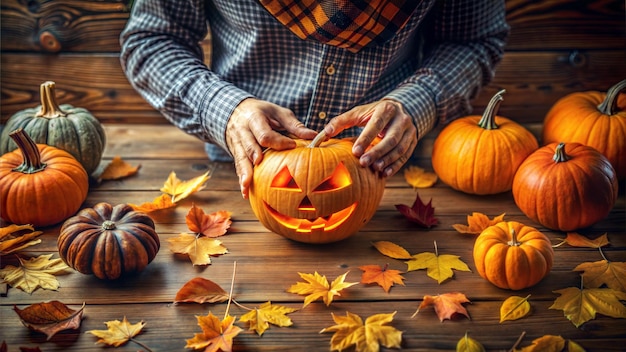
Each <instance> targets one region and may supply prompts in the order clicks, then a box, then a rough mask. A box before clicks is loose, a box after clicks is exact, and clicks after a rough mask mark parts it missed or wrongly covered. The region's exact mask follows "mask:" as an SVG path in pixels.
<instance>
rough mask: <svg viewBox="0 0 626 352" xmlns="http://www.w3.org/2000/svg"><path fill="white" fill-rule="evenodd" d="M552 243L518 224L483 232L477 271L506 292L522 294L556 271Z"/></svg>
mask: <svg viewBox="0 0 626 352" xmlns="http://www.w3.org/2000/svg"><path fill="white" fill-rule="evenodd" d="M553 261H554V250H553V249H552V244H551V243H550V239H548V237H546V235H544V234H543V233H541V232H539V231H538V230H537V229H535V228H533V227H530V226H526V225H524V224H522V223H520V222H517V221H508V222H506V221H503V222H499V223H497V224H495V225H493V226H490V227H488V228H486V229H485V230H483V231H482V232H481V233H480V235H479V236H478V237H477V238H476V241H475V243H474V264H475V265H476V270H477V271H478V273H479V274H480V276H482V277H483V278H484V279H486V280H487V281H489V282H491V283H492V284H494V285H495V286H497V287H499V288H503V289H510V290H521V289H524V288H528V287H531V286H534V285H536V284H537V283H538V282H539V281H541V280H542V279H543V278H544V277H546V275H548V273H550V270H551V269H552V263H553Z"/></svg>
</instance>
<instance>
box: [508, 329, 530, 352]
mask: <svg viewBox="0 0 626 352" xmlns="http://www.w3.org/2000/svg"><path fill="white" fill-rule="evenodd" d="M524 336H526V331H522V333H521V334H520V335H519V337H518V338H517V341H515V344H514V345H513V347H511V349H510V350H509V351H508V352H515V351H516V350H517V346H519V344H520V343H522V340H523V339H524Z"/></svg>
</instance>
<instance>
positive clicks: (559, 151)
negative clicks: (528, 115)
mask: <svg viewBox="0 0 626 352" xmlns="http://www.w3.org/2000/svg"><path fill="white" fill-rule="evenodd" d="M617 187H618V186H617V177H616V175H615V170H614V169H613V167H612V166H611V163H610V162H609V160H608V159H607V158H606V157H605V156H604V155H602V154H600V152H598V151H597V150H595V149H593V148H592V147H589V146H586V145H583V144H580V143H551V144H548V145H546V146H543V147H541V148H539V149H538V150H537V151H535V152H534V153H533V154H531V155H530V156H529V157H528V158H527V159H526V160H525V161H524V163H522V165H521V166H520V167H519V170H518V171H517V174H516V175H515V179H514V180H513V198H514V199H515V204H517V206H518V208H519V209H520V210H521V211H522V212H523V213H524V214H526V216H528V217H529V218H530V219H532V220H534V221H537V222H538V223H540V224H542V225H543V226H545V227H547V228H549V229H553V230H560V231H573V230H576V229H580V228H584V227H587V226H591V225H593V224H594V223H596V222H597V221H600V220H602V219H604V218H605V217H606V216H607V215H608V214H609V212H610V211H611V209H612V208H613V205H614V204H615V201H616V200H617Z"/></svg>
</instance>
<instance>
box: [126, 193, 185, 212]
mask: <svg viewBox="0 0 626 352" xmlns="http://www.w3.org/2000/svg"><path fill="white" fill-rule="evenodd" d="M128 205H130V206H131V207H132V208H133V210H135V211H141V212H144V213H149V212H152V211H155V210H162V209H168V208H173V207H175V206H176V204H175V203H172V197H170V196H169V195H167V194H161V195H160V196H158V197H156V198H154V200H153V201H152V202H146V203H143V204H140V205H136V204H131V203H129V204H128Z"/></svg>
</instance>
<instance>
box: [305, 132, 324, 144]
mask: <svg viewBox="0 0 626 352" xmlns="http://www.w3.org/2000/svg"><path fill="white" fill-rule="evenodd" d="M325 139H326V132H324V130H322V131H320V133H318V134H317V136H315V138H313V140H312V141H311V143H309V145H308V146H307V148H317V147H319V146H320V144H322V142H323V141H324V140H325Z"/></svg>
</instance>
